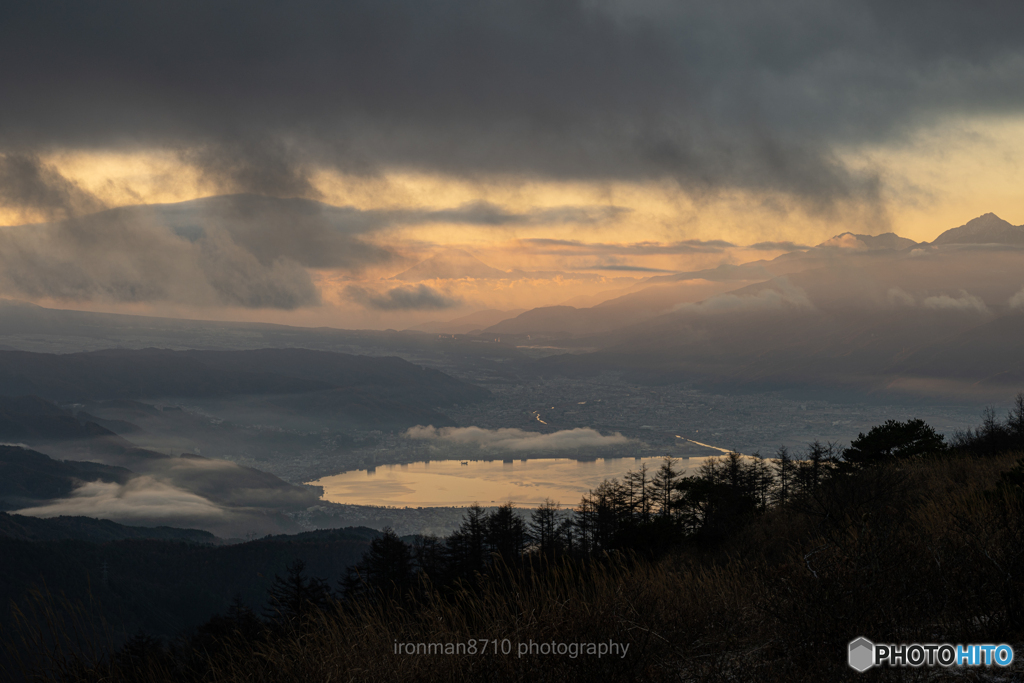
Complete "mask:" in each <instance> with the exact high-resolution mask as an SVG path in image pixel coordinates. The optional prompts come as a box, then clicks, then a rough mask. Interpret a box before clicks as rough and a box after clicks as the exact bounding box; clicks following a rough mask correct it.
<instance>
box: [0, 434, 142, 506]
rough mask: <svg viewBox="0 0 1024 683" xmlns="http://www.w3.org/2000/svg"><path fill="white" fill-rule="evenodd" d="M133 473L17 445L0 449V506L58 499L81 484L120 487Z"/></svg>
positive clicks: (120, 468)
mask: <svg viewBox="0 0 1024 683" xmlns="http://www.w3.org/2000/svg"><path fill="white" fill-rule="evenodd" d="M133 476H134V474H133V473H132V472H131V471H130V470H127V469H125V468H123V467H112V466H110V465H102V464H100V463H96V462H74V461H61V460H54V459H52V458H50V457H49V456H46V455H43V454H42V453H37V452H36V451H33V450H29V449H27V448H21V447H20V446H0V505H2V506H7V507H19V503H20V504H21V505H24V504H27V503H28V502H29V501H38V500H48V499H52V498H62V497H64V496H67V495H70V494H71V492H72V491H73V490H74V489H75V488H77V487H78V486H79V485H81V484H82V483H83V482H89V481H103V482H114V483H118V484H124V483H126V482H127V481H128V480H129V479H131V478H132V477H133Z"/></svg>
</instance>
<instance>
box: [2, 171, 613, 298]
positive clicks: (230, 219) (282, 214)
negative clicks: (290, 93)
mask: <svg viewBox="0 0 1024 683" xmlns="http://www.w3.org/2000/svg"><path fill="white" fill-rule="evenodd" d="M19 164H20V167H24V168H29V167H32V166H31V164H29V163H24V164H21V162H20V161H18V160H15V162H14V165H15V166H16V167H19ZM34 168H36V169H37V170H39V169H41V172H40V175H41V177H43V178H44V179H46V180H47V181H48V182H49V184H48V185H46V186H45V187H43V188H42V190H40V191H43V190H45V191H47V192H49V193H50V195H53V194H55V193H56V192H57V191H58V190H62V191H64V195H63V198H61V202H63V203H62V204H60V205H61V206H66V207H67V208H66V209H65V212H66V213H74V212H75V211H76V210H78V209H80V208H81V206H82V204H84V203H87V202H86V201H85V200H83V199H81V198H78V197H77V196H76V195H75V194H74V192H73V190H74V187H73V186H72V185H70V184H67V183H66V181H65V184H63V185H62V184H61V183H60V181H61V180H62V179H61V177H60V176H59V174H54V173H53V172H52V170H50V169H47V168H46V167H44V166H41V165H39V164H38V163H36V165H35V166H34ZM0 170H2V167H0ZM46 173H50V174H51V176H52V177H47V176H46ZM47 188H48V189H47ZM54 188H56V189H54ZM22 194H26V193H22ZM50 195H45V196H50ZM86 199H87V198H86ZM26 201H27V200H26ZM37 204H38V202H37ZM620 211H621V210H620V209H617V208H616V207H572V206H565V207H556V208H553V209H538V210H535V211H526V212H518V213H513V212H509V211H507V210H505V209H503V208H501V207H499V206H496V205H492V204H486V203H475V204H468V205H464V206H459V207H455V208H452V209H445V210H440V211H437V210H427V209H410V210H401V211H364V210H360V209H356V208H353V207H335V206H329V205H326V204H322V203H320V202H316V201H311V200H307V199H298V198H288V199H281V198H277V197H266V196H260V195H251V194H245V195H226V196H220V197H209V198H205V199H197V200H192V201H188V202H181V203H178V204H159V205H150V206H135V207H121V208H117V209H112V210H108V211H102V212H99V213H95V214H88V215H84V216H77V215H72V216H71V217H70V218H66V219H62V220H57V221H52V222H49V223H45V224H38V225H23V226H13V227H0V295H13V296H21V297H29V298H34V297H48V298H57V299H66V300H75V301H92V300H99V301H113V302H173V303H183V304H190V305H227V306H241V307H246V308H279V309H294V308H299V307H302V306H311V305H316V304H318V303H319V302H320V295H319V292H318V290H317V287H316V285H315V284H314V282H313V278H312V275H311V274H310V272H309V269H331V270H343V271H348V272H350V273H357V272H359V271H361V270H363V269H365V268H367V267H370V266H376V265H382V264H386V263H389V262H391V261H392V260H393V259H394V257H395V254H394V253H393V251H392V250H391V249H390V248H388V247H386V246H380V245H379V244H375V243H374V242H372V241H370V240H369V239H368V237H370V236H371V235H372V234H373V233H378V232H380V231H382V230H386V229H389V228H394V227H400V226H404V225H414V224H416V225H421V224H429V223H462V224H473V225H484V226H514V225H534V224H538V223H544V224H550V223H554V222H559V221H561V222H571V223H587V222H591V223H593V222H599V221H602V220H606V219H607V217H608V216H610V215H615V214H616V213H617V212H620ZM360 301H361V302H362V303H364V305H367V306H369V307H372V308H378V309H381V310H405V309H425V308H435V309H436V308H450V307H453V306H456V305H459V304H460V303H461V302H460V301H459V300H457V299H453V298H450V297H446V296H443V295H440V294H437V293H436V292H433V290H427V289H419V290H415V291H412V290H410V291H406V290H404V289H396V290H392V291H391V292H388V293H386V294H384V295H376V294H367V295H366V296H364V297H362V298H361V299H360Z"/></svg>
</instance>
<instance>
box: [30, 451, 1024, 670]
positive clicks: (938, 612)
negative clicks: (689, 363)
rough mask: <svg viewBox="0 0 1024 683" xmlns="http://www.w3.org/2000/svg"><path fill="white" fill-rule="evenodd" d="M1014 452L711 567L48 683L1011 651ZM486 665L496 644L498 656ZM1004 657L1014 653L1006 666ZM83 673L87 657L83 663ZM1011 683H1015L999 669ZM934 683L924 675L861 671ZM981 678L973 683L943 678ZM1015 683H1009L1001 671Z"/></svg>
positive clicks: (424, 610)
mask: <svg viewBox="0 0 1024 683" xmlns="http://www.w3.org/2000/svg"><path fill="white" fill-rule="evenodd" d="M1017 457H1019V454H1015V455H1006V456H1002V457H998V458H991V459H984V460H965V459H958V458H948V459H943V460H935V461H922V462H915V463H910V464H903V465H900V466H892V467H886V468H879V469H877V470H874V471H869V472H865V473H863V474H859V475H856V477H855V478H854V479H851V480H847V481H841V482H839V483H837V484H835V485H831V484H830V485H826V486H824V487H823V488H822V489H821V490H820V491H819V492H818V494H817V495H816V496H815V497H814V498H813V499H811V500H807V501H804V502H803V503H801V504H799V505H795V506H793V507H788V508H785V509H776V510H772V511H770V512H769V513H768V514H766V515H763V516H762V517H760V518H758V519H757V520H756V521H754V522H753V523H752V524H750V525H749V526H748V527H747V528H745V529H744V530H743V531H742V532H740V533H738V534H736V535H735V536H733V537H732V538H731V539H729V541H728V542H727V543H726V544H724V545H723V546H721V547H719V548H717V549H715V550H700V549H695V548H690V549H685V548H684V549H682V550H680V551H679V552H678V553H676V554H674V555H672V556H670V557H668V558H667V559H665V560H663V561H660V562H658V563H655V564H652V563H647V562H642V561H637V560H634V559H633V558H630V557H606V558H604V560H603V561H599V562H595V563H592V564H590V565H588V566H583V565H581V564H578V563H569V562H565V563H556V564H553V565H552V566H550V567H547V568H546V570H545V571H538V572H534V573H529V572H528V573H526V574H525V575H524V574H521V573H519V572H517V571H512V570H508V569H500V570H496V571H494V572H493V573H491V574H489V575H488V576H487V577H486V578H485V580H483V581H482V582H481V584H480V585H479V586H478V587H475V588H470V587H468V586H465V587H459V588H457V589H456V590H454V591H450V592H444V593H441V592H438V591H427V592H426V593H425V594H424V595H423V596H422V597H420V598H418V599H416V600H414V601H411V602H405V603H403V604H399V603H397V602H393V601H378V602H366V603H362V604H359V605H357V606H355V607H351V608H347V609H339V610H337V611H336V612H331V613H319V614H318V615H316V617H315V618H314V621H313V622H310V623H308V624H307V625H306V627H305V628H302V629H299V630H295V631H292V632H290V633H288V634H285V635H281V636H279V637H275V638H269V639H268V640H266V641H265V642H264V641H260V642H240V641H235V642H231V643H228V644H227V646H226V647H224V648H222V649H220V650H219V651H217V652H208V653H203V652H195V651H192V652H188V653H184V654H182V653H178V655H177V656H175V657H173V658H166V659H151V660H147V661H140V662H136V663H134V664H124V663H122V664H121V665H111V664H109V663H104V662H103V661H102V660H100V659H96V658H94V659H92V660H90V661H91V664H90V665H89V666H87V667H85V668H82V667H79V666H64V667H62V668H57V669H55V668H54V667H53V666H52V664H51V665H50V667H49V668H48V672H49V674H48V676H46V677H45V678H47V679H48V680H52V679H60V680H67V681H71V680H75V681H77V680H83V681H84V680H90V681H101V680H102V681H133V680H137V681H178V680H196V681H209V682H211V683H212V682H214V681H216V682H224V683H228V682H231V683H235V682H237V683H242V682H245V683H263V682H266V683H271V682H273V683H285V682H291V681H295V682H296V683H298V682H300V681H301V682H302V683H306V682H309V681H324V682H326V681H332V682H333V681H399V680H400V681H424V682H427V681H439V682H440V681H462V680H466V681H476V680H487V681H557V682H559V683H568V682H570V681H595V680H598V681H601V680H604V681H629V680H636V681H743V680H758V681H826V680H829V681H831V680H847V679H849V680H861V679H862V676H863V675H860V674H855V673H854V672H852V670H850V669H849V668H848V667H847V666H846V661H845V657H846V649H845V648H846V644H847V643H848V642H849V641H850V640H851V639H853V638H854V637H856V636H860V635H863V636H866V637H868V638H870V639H872V640H875V641H876V642H915V641H916V642H936V641H940V642H941V641H951V642H960V643H966V642H1010V643H1017V644H1018V645H1019V644H1020V643H1021V640H1022V636H1024V624H1022V623H1021V619H1022V617H1024V599H1022V598H1024V593H1022V591H1024V508H1022V503H1024V498H1022V496H1021V495H1020V494H1019V493H1011V492H1007V491H1005V490H1004V491H1001V492H999V491H997V490H996V482H997V481H998V479H999V475H1000V474H1001V473H1002V472H1004V471H1005V470H1007V469H1009V468H1010V467H1011V466H1012V464H1013V463H1014V461H1015V460H1016V459H1017ZM471 639H476V640H484V639H486V640H488V641H491V640H497V641H499V642H500V641H503V640H505V639H507V640H508V641H509V644H510V646H511V648H512V651H511V653H510V654H508V655H505V654H501V653H500V652H499V653H498V654H495V653H494V652H493V650H492V648H493V646H489V647H488V652H487V653H486V654H476V655H468V654H466V655H438V654H434V655H425V654H421V655H406V654H394V646H395V643H396V642H402V643H409V642H411V643H442V644H445V643H466V642H468V641H470V640H471ZM531 640H532V641H534V642H550V641H555V642H556V643H571V642H577V643H579V642H583V643H588V642H608V641H609V640H611V641H614V642H618V643H623V644H627V643H628V644H629V651H628V655H627V656H626V657H625V658H618V657H609V656H605V657H602V658H600V659H598V658H597V657H594V656H587V655H581V656H579V657H576V658H571V657H569V656H568V655H562V656H559V655H547V656H543V655H527V656H523V657H519V656H517V649H518V644H519V643H528V642H530V641H531ZM499 647H500V645H499ZM1018 652H1024V650H1021V649H1019V648H1018ZM82 656H83V657H85V659H80V660H79V661H86V659H88V656H89V654H88V653H83V655H82ZM1015 668H1016V669H1017V671H1018V672H1019V670H1020V668H1019V667H1015ZM872 673H873V674H876V676H875V677H878V676H881V677H883V678H887V677H889V678H899V679H901V680H938V679H940V678H942V677H947V676H949V675H950V674H951V673H952V672H950V671H946V670H942V669H935V670H933V669H929V668H927V667H924V668H921V669H908V670H901V671H875V672H872ZM959 674H960V675H959V676H958V679H959V680H983V675H984V672H981V673H978V672H967V671H963V672H959ZM1018 675H1020V674H1019V673H1018Z"/></svg>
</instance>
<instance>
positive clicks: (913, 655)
mask: <svg viewBox="0 0 1024 683" xmlns="http://www.w3.org/2000/svg"><path fill="white" fill-rule="evenodd" d="M847 662H848V663H849V665H850V668H851V669H856V670H857V671H861V672H863V671H867V670H868V669H870V668H871V667H873V666H882V665H883V664H887V665H889V666H891V667H892V666H915V667H916V666H992V665H993V664H995V665H996V666H1010V664H1012V663H1013V648H1012V647H1010V646H1009V645H1006V644H1005V643H1000V644H998V645H991V644H985V645H981V644H975V645H952V644H950V643H910V644H904V645H876V644H874V643H872V642H871V641H870V640H868V639H867V638H864V637H863V636H861V637H860V638H857V639H855V640H851V641H850V645H849V647H848V649H847Z"/></svg>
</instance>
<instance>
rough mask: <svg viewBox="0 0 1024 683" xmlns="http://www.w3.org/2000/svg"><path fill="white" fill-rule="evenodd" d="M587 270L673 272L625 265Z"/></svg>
mask: <svg viewBox="0 0 1024 683" xmlns="http://www.w3.org/2000/svg"><path fill="white" fill-rule="evenodd" d="M587 270H618V271H623V272H629V273H672V272H675V271H672V270H665V269H664V268H645V267H644V266H628V265H625V264H621V265H602V266H590V267H589V268H587Z"/></svg>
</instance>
